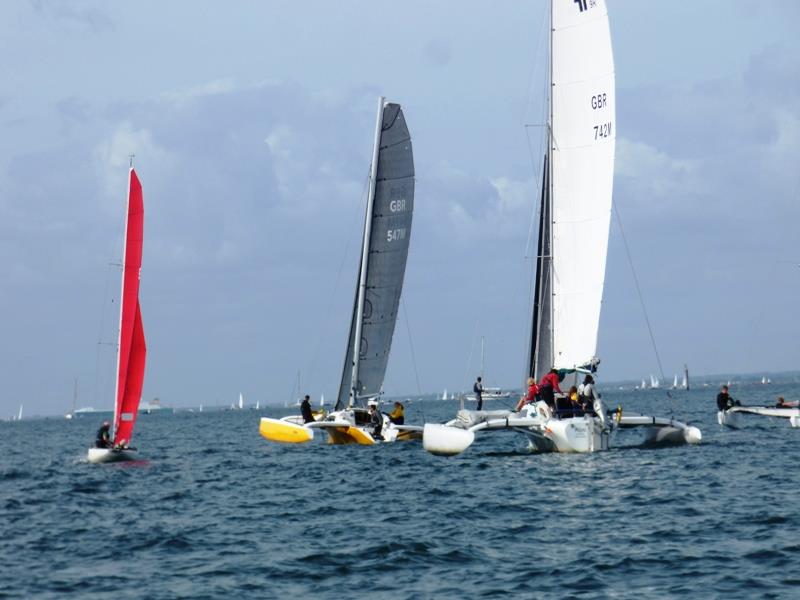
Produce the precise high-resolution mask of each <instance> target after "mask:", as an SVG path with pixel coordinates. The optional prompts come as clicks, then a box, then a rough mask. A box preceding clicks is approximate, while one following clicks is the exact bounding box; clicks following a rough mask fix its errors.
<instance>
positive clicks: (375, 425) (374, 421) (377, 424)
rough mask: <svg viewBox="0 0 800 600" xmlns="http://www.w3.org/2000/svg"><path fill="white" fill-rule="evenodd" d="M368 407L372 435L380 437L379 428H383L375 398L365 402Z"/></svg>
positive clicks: (377, 438) (376, 437)
mask: <svg viewBox="0 0 800 600" xmlns="http://www.w3.org/2000/svg"><path fill="white" fill-rule="evenodd" d="M367 406H368V407H369V421H370V424H371V425H372V437H373V438H375V439H376V440H380V439H382V438H381V429H383V416H382V415H381V413H380V411H379V410H378V403H377V402H376V401H375V400H370V401H369V402H367Z"/></svg>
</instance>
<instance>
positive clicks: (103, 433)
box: [94, 421, 112, 448]
mask: <svg viewBox="0 0 800 600" xmlns="http://www.w3.org/2000/svg"><path fill="white" fill-rule="evenodd" d="M110 430H111V423H109V422H108V421H103V424H102V425H101V426H100V429H98V430H97V439H96V440H95V442H94V447H95V448H111V446H112V444H111V433H110Z"/></svg>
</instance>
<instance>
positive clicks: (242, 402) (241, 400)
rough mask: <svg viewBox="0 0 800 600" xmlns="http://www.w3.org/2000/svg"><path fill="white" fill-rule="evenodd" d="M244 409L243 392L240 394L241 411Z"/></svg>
mask: <svg viewBox="0 0 800 600" xmlns="http://www.w3.org/2000/svg"><path fill="white" fill-rule="evenodd" d="M243 408H244V396H242V392H239V410H242V409H243Z"/></svg>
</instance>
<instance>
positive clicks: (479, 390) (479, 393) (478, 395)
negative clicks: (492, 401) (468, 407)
mask: <svg viewBox="0 0 800 600" xmlns="http://www.w3.org/2000/svg"><path fill="white" fill-rule="evenodd" d="M472 391H473V392H475V400H477V401H478V408H476V409H475V410H481V409H482V408H483V384H482V383H481V378H480V377H478V379H477V381H476V382H475V385H473V386H472Z"/></svg>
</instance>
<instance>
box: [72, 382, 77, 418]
mask: <svg viewBox="0 0 800 600" xmlns="http://www.w3.org/2000/svg"><path fill="white" fill-rule="evenodd" d="M77 404H78V378H77V377H76V378H75V388H74V389H73V390H72V414H73V415H74V414H75V406H76V405H77Z"/></svg>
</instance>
